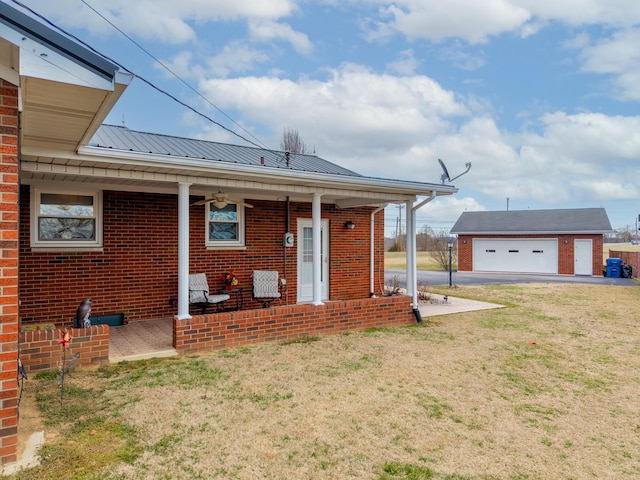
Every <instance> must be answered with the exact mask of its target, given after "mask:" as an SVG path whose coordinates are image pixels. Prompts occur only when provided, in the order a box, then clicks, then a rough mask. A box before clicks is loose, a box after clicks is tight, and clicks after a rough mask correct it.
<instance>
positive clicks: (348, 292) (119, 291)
mask: <svg viewBox="0 0 640 480" xmlns="http://www.w3.org/2000/svg"><path fill="white" fill-rule="evenodd" d="M249 202H250V203H251V204H252V205H254V208H253V209H247V210H246V248H245V249H241V250H207V249H206V247H205V245H204V238H205V222H204V206H200V207H195V206H194V207H191V208H190V214H191V217H190V256H191V260H190V271H191V272H205V273H206V274H207V278H208V280H209V286H210V288H211V289H212V290H213V289H216V288H218V287H221V286H222V283H221V281H220V280H219V276H220V275H221V274H222V273H223V272H224V271H225V270H228V269H233V270H234V271H235V272H236V274H237V275H238V277H239V281H240V286H241V287H244V288H245V291H246V292H247V293H245V308H258V307H259V306H260V304H259V303H257V302H251V300H250V299H251V294H250V291H251V272H252V271H253V270H256V269H273V270H278V271H279V272H280V275H281V277H285V278H286V279H287V281H288V296H287V295H283V301H282V302H283V303H284V302H286V300H287V298H288V302H289V304H295V303H296V289H297V284H296V272H297V254H296V252H297V240H298V239H297V232H296V229H297V219H298V218H311V204H310V203H309V204H295V203H294V204H292V205H291V210H290V223H291V228H290V230H291V232H292V233H294V234H296V245H295V246H294V247H293V248H286V249H285V248H284V247H283V245H282V242H283V235H284V233H285V231H286V211H285V207H286V203H285V202H273V201H257V200H255V201H254V200H250V201H249ZM29 203H30V197H29V187H28V186H23V187H22V190H21V210H20V222H21V234H20V295H21V308H20V316H21V318H22V320H23V321H24V322H33V323H43V322H52V323H55V324H56V325H57V326H60V327H65V326H66V327H68V326H71V319H72V318H73V317H74V315H75V310H76V308H77V306H78V305H79V304H80V302H81V301H82V300H83V299H85V298H91V299H93V310H92V315H102V314H111V313H124V314H125V321H127V322H128V321H135V320H138V319H142V318H159V317H167V316H173V315H175V314H176V313H177V310H176V306H175V305H173V304H170V302H169V300H170V299H175V298H176V297H177V288H178V286H177V284H178V279H177V271H178V265H177V255H178V227H177V222H178V217H177V196H176V195H154V194H145V193H130V192H116V191H105V192H104V193H103V203H104V208H103V211H104V227H103V230H104V249H103V251H102V252H70V253H55V252H54V253H49V252H47V253H44V252H32V251H31V248H30V237H29V235H30V222H29V213H30V208H29ZM370 212H371V209H368V208H359V209H350V210H338V209H336V208H334V207H332V206H327V205H325V206H323V211H322V215H323V217H324V218H329V219H330V227H329V228H330V240H329V247H330V264H329V269H330V277H331V282H330V298H331V299H332V300H344V299H351V298H366V297H368V296H369V293H370V292H369V290H370V288H369V250H370V248H369V220H370ZM347 220H352V221H353V222H355V223H356V228H355V229H354V230H347V229H345V228H344V223H345V222H346V221H347ZM383 223H384V213H383V212H380V213H378V214H377V215H376V224H377V225H376V233H377V234H379V238H378V240H377V242H376V250H377V252H376V260H377V268H376V276H377V280H376V283H375V285H376V286H380V287H378V290H377V293H380V291H381V290H380V288H381V283H380V282H381V279H382V278H383V276H382V275H383V272H384V270H383V269H384V267H383V262H384V257H383V255H384V254H383V252H384V246H383V241H384V239H383ZM285 267H286V268H285ZM284 293H287V292H284ZM197 312H198V310H197V309H194V310H192V313H194V314H195V313H197Z"/></svg>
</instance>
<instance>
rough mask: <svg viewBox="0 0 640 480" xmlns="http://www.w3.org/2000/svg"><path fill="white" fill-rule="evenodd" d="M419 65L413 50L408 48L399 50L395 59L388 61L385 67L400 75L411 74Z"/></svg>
mask: <svg viewBox="0 0 640 480" xmlns="http://www.w3.org/2000/svg"><path fill="white" fill-rule="evenodd" d="M419 65H420V62H419V61H418V60H416V57H415V56H414V55H413V50H412V49H408V50H403V51H402V52H400V53H399V55H398V58H397V60H395V61H393V62H391V63H389V64H388V65H387V69H388V70H389V71H390V72H394V73H399V74H400V75H413V74H414V73H415V72H416V69H417V68H418V66H419Z"/></svg>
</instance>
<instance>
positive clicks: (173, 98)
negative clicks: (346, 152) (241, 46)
mask: <svg viewBox="0 0 640 480" xmlns="http://www.w3.org/2000/svg"><path fill="white" fill-rule="evenodd" d="M12 2H13V3H15V4H16V5H19V6H20V7H22V8H24V9H25V10H27V11H29V12H31V13H32V14H33V15H35V16H37V17H38V18H39V19H41V20H42V21H43V22H45V23H47V24H48V25H50V26H51V27H53V28H55V29H56V30H58V31H60V32H62V33H64V34H65V35H67V36H68V37H69V38H73V39H74V40H75V41H76V42H78V43H80V44H82V45H83V46H85V47H86V48H88V49H89V50H91V51H92V52H94V53H96V54H98V55H100V56H101V57H102V58H105V59H107V60H109V61H110V62H112V63H113V64H115V65H116V66H118V67H120V68H122V69H123V70H126V71H127V72H129V73H131V74H132V75H134V76H135V77H136V78H139V79H140V80H141V81H143V82H144V83H146V84H147V85H149V86H150V87H151V88H153V89H154V90H156V91H158V92H160V93H162V94H163V95H165V96H167V97H169V98H170V99H172V100H173V101H175V102H176V103H179V104H180V105H182V106H183V107H185V108H188V109H189V110H191V111H192V112H194V113H195V114H196V115H199V116H200V117H202V118H204V119H205V120H208V121H209V122H211V123H213V124H215V125H217V126H219V127H220V128H222V129H223V130H226V131H227V132H229V133H231V134H233V135H235V136H236V137H238V138H241V139H242V140H244V141H245V142H247V143H249V144H251V145H253V146H254V147H258V148H264V149H266V150H270V149H269V148H267V147H266V146H265V145H264V144H262V142H260V140H258V139H257V138H256V137H255V136H254V135H253V134H251V133H250V132H247V130H246V129H245V128H243V127H242V126H240V125H239V124H238V123H237V122H235V121H234V120H233V119H231V118H230V117H229V116H228V115H227V114H226V113H224V112H223V111H222V110H220V109H219V108H218V107H217V106H216V105H214V104H213V103H212V102H211V101H209V100H208V99H207V98H206V97H204V96H203V95H202V94H201V93H200V92H198V91H197V90H195V89H194V88H193V87H192V86H191V85H189V84H188V83H187V82H185V81H184V80H183V79H182V78H180V77H179V76H178V75H177V74H176V73H175V72H173V71H172V70H171V69H169V68H168V67H167V66H166V65H164V64H163V63H162V62H161V61H160V60H158V59H157V58H155V57H154V56H153V55H152V54H151V53H149V52H148V51H146V50H145V49H144V48H143V47H142V46H140V45H139V44H138V43H136V42H135V41H134V40H133V39H131V38H130V37H129V36H128V35H126V34H125V33H124V32H123V31H122V30H120V29H119V28H118V27H116V26H115V25H114V24H113V23H111V22H110V21H109V20H107V19H106V18H105V17H104V16H102V15H101V14H100V13H99V12H97V11H96V10H95V9H94V8H93V7H92V6H91V5H89V4H88V3H86V2H85V1H84V0H82V3H84V4H85V5H86V6H87V7H89V8H90V9H91V10H93V11H94V12H95V13H96V14H98V15H99V16H100V17H101V18H103V19H104V20H105V21H106V22H108V23H109V24H110V25H111V26H112V27H113V28H115V29H116V30H118V32H120V33H121V34H122V35H124V36H125V37H126V38H127V39H128V40H130V41H131V42H133V43H134V45H136V46H137V47H138V48H140V49H141V50H142V51H143V52H145V53H146V54H147V55H149V56H150V57H151V58H153V59H154V60H155V61H156V62H158V63H159V64H160V65H162V67H163V68H165V69H166V70H167V71H169V72H170V73H171V74H172V75H174V76H175V77H176V78H177V79H178V80H180V81H181V82H182V83H183V84H184V85H186V86H187V87H188V88H189V89H190V90H192V91H193V92H195V93H196V94H197V95H198V96H200V97H201V98H202V99H204V100H205V101H206V102H207V103H208V104H210V105H211V106H213V107H214V108H215V109H216V110H218V111H219V112H220V113H222V114H223V115H224V116H225V117H227V118H228V119H229V120H231V121H232V122H233V123H234V124H235V125H237V126H238V127H240V128H242V130H244V131H245V132H247V133H249V135H251V136H252V137H253V138H255V139H256V141H257V142H260V144H258V143H256V142H253V141H251V140H249V139H248V138H245V137H244V136H242V135H240V134H239V133H237V132H234V131H233V130H231V129H230V128H227V127H225V126H224V125H222V124H221V123H220V122H217V121H215V120H214V119H213V118H211V117H209V116H208V115H205V114H204V113H202V112H200V111H199V110H196V109H195V108H194V107H192V106H191V105H188V104H187V103H185V102H183V101H182V100H180V99H178V98H177V97H175V96H174V95H172V94H170V93H169V92H167V91H166V90H163V89H162V88H160V87H158V86H157V85H155V84H153V83H152V82H151V81H149V80H147V79H146V78H144V77H142V76H141V75H138V74H137V73H135V72H134V71H132V70H131V69H129V68H127V67H125V66H123V65H122V64H120V63H119V62H117V61H116V60H114V59H112V58H110V57H108V56H107V55H105V54H103V53H102V52H99V51H98V50H96V49H95V48H93V47H92V46H91V45H89V44H88V43H86V42H84V41H83V40H82V39H80V38H78V37H76V36H75V35H73V34H72V33H69V32H67V31H66V30H64V29H63V28H61V27H59V26H58V25H56V24H55V23H53V22H52V21H51V20H49V19H48V18H46V17H44V16H43V15H41V14H39V13H38V12H36V11H34V10H33V9H32V8H30V7H28V6H26V5H25V4H23V3H22V2H20V1H18V0H12Z"/></svg>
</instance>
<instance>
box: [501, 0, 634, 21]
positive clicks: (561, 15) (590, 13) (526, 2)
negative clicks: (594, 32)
mask: <svg viewBox="0 0 640 480" xmlns="http://www.w3.org/2000/svg"><path fill="white" fill-rule="evenodd" d="M510 3H512V4H513V5H514V6H518V7H521V8H524V9H526V10H527V11H529V12H530V13H531V15H532V16H535V17H537V18H540V19H542V20H552V21H559V22H562V23H566V24H568V25H572V26H580V25H601V24H604V25H611V26H616V27H625V26H631V25H634V24H636V23H638V22H640V3H639V2H636V1H635V0H562V1H558V0H510Z"/></svg>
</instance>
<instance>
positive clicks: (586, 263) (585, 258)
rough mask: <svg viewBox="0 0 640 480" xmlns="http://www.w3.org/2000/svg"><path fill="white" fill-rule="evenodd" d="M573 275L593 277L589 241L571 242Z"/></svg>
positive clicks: (591, 253) (591, 247)
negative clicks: (573, 260)
mask: <svg viewBox="0 0 640 480" xmlns="http://www.w3.org/2000/svg"><path fill="white" fill-rule="evenodd" d="M573 258H574V259H575V263H574V267H573V274H574V275H593V267H592V265H593V245H592V243H591V239H580V240H577V239H576V240H574V241H573Z"/></svg>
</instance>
